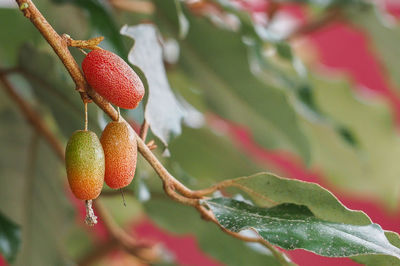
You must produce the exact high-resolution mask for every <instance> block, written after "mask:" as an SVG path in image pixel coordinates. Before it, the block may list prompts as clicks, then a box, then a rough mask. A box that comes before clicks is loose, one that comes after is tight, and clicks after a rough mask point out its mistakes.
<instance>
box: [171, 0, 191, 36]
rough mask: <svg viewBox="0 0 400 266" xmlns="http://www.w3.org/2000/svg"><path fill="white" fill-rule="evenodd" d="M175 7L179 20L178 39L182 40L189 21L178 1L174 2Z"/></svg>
mask: <svg viewBox="0 0 400 266" xmlns="http://www.w3.org/2000/svg"><path fill="white" fill-rule="evenodd" d="M174 1H175V6H176V12H177V14H178V20H179V38H181V39H184V38H185V37H186V35H187V34H188V32H189V21H188V20H187V18H186V16H185V14H184V13H183V10H182V4H181V2H180V0H174Z"/></svg>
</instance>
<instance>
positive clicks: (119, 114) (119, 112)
mask: <svg viewBox="0 0 400 266" xmlns="http://www.w3.org/2000/svg"><path fill="white" fill-rule="evenodd" d="M117 111H118V119H117V121H118V122H119V121H120V117H121V111H120V110H119V107H118V106H117Z"/></svg>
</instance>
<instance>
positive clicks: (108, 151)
mask: <svg viewBox="0 0 400 266" xmlns="http://www.w3.org/2000/svg"><path fill="white" fill-rule="evenodd" d="M100 142H101V145H102V146H103V150H104V156H105V165H106V169H105V176H104V181H105V182H106V184H107V185H108V186H109V187H110V188H114V189H117V188H123V187H126V186H127V185H129V184H130V183H131V181H132V179H133V177H134V175H135V170H136V160H137V143H136V138H135V133H134V132H133V129H132V128H131V126H130V125H128V123H126V122H116V121H113V122H110V123H109V124H108V125H107V126H106V128H105V129H104V131H103V133H102V134H101V138H100Z"/></svg>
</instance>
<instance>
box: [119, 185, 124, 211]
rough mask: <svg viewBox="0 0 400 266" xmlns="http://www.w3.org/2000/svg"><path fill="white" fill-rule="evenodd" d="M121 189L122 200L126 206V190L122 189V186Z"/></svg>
mask: <svg viewBox="0 0 400 266" xmlns="http://www.w3.org/2000/svg"><path fill="white" fill-rule="evenodd" d="M119 191H120V192H121V196H122V202H123V203H124V206H125V207H126V201H125V196H124V191H123V190H122V188H120V189H119Z"/></svg>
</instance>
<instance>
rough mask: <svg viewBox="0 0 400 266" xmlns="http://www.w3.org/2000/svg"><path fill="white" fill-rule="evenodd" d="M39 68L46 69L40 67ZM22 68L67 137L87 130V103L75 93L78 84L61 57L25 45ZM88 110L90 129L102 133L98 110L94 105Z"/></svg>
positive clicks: (21, 55) (37, 94)
mask: <svg viewBox="0 0 400 266" xmlns="http://www.w3.org/2000/svg"><path fill="white" fill-rule="evenodd" d="M38 65H41V66H42V67H40V68H38V67H37V66H38ZM19 67H20V69H21V70H22V74H23V75H24V77H26V79H27V80H28V81H29V84H30V85H31V86H32V88H33V92H34V94H35V96H36V97H37V99H38V100H39V101H40V103H42V104H43V105H42V106H46V108H48V110H50V111H51V113H52V114H53V116H54V119H55V121H56V123H57V125H58V127H59V129H60V133H61V134H63V135H64V136H65V138H69V137H70V136H71V135H72V133H73V132H74V131H75V130H78V129H81V128H83V125H84V105H83V102H82V100H81V98H80V96H79V94H78V93H71V91H72V90H74V88H75V85H74V83H73V82H72V80H71V78H70V77H69V76H68V73H66V71H65V70H64V69H63V67H64V66H63V65H62V64H61V63H60V62H59V61H58V58H55V57H54V55H51V54H49V53H46V52H40V51H38V50H36V49H35V48H33V47H32V46H30V45H25V46H24V47H22V49H21V51H20V56H19ZM72 92H73V91H72ZM88 107H89V111H88V115H89V120H90V121H89V128H90V129H91V130H93V131H96V132H99V130H100V128H99V126H98V123H97V113H96V110H97V109H98V108H97V106H96V107H95V105H94V104H89V105H88Z"/></svg>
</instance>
